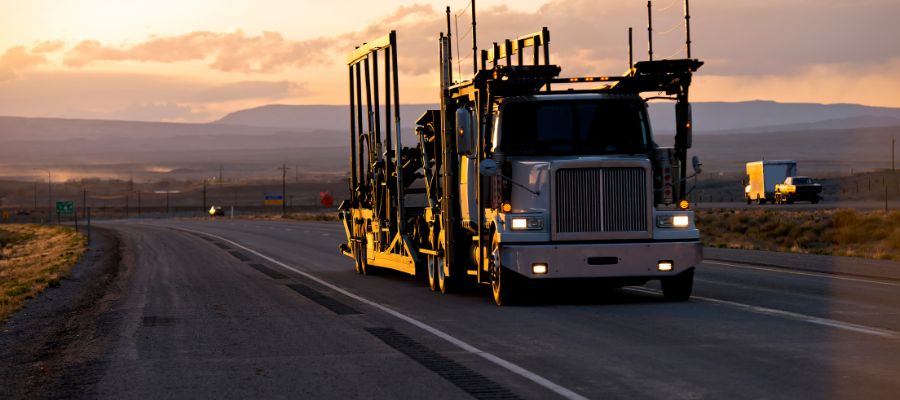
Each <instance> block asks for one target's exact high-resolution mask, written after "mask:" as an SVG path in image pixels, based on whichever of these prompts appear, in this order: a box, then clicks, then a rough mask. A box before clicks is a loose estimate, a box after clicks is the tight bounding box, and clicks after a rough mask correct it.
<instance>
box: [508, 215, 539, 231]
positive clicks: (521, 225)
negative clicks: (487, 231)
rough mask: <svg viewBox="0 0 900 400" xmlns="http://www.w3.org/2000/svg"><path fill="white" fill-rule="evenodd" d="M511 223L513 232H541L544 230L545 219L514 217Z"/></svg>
mask: <svg viewBox="0 0 900 400" xmlns="http://www.w3.org/2000/svg"><path fill="white" fill-rule="evenodd" d="M511 222H512V224H511V225H512V228H513V230H516V231H522V230H529V231H539V230H541V229H544V218H543V217H514V218H513V219H512V221H511Z"/></svg>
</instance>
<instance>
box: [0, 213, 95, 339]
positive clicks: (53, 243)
mask: <svg viewBox="0 0 900 400" xmlns="http://www.w3.org/2000/svg"><path fill="white" fill-rule="evenodd" d="M0 249H2V253H0V254H2V257H0V322H2V321H4V320H5V319H6V317H8V316H9V315H10V314H12V313H13V312H14V311H16V310H18V309H19V308H20V307H21V306H22V304H23V303H24V302H25V301H26V300H28V299H30V298H32V297H35V296H37V295H38V293H40V292H41V291H43V290H44V289H45V288H47V287H48V286H49V287H58V286H59V281H60V279H62V278H63V277H65V276H66V274H68V272H69V270H71V268H72V267H73V266H74V265H75V263H76V262H77V261H78V259H79V257H81V255H82V254H83V253H84V250H85V238H84V236H83V235H80V234H78V233H75V232H74V231H73V230H72V229H70V228H63V227H55V226H46V225H24V224H10V225H2V226H0Z"/></svg>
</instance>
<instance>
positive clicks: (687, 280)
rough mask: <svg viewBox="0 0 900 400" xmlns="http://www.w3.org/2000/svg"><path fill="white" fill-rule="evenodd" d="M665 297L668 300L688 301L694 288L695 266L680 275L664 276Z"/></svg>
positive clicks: (662, 282)
mask: <svg viewBox="0 0 900 400" xmlns="http://www.w3.org/2000/svg"><path fill="white" fill-rule="evenodd" d="M660 283H661V284H662V291H663V297H664V298H665V299H666V300H668V301H688V299H690V298H691V292H693V290H694V268H693V267H691V268H689V269H688V270H687V271H684V272H682V273H680V274H678V275H675V276H670V277H666V278H662V279H661V280H660Z"/></svg>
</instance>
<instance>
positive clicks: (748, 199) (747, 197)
mask: <svg viewBox="0 0 900 400" xmlns="http://www.w3.org/2000/svg"><path fill="white" fill-rule="evenodd" d="M744 198H746V199H747V205H748V206H749V205H750V203H753V200H750V196H744Z"/></svg>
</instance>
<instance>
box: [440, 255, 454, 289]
mask: <svg viewBox="0 0 900 400" xmlns="http://www.w3.org/2000/svg"><path fill="white" fill-rule="evenodd" d="M436 258H437V263H436V265H435V266H436V267H437V268H436V269H437V273H438V274H437V275H438V276H437V277H438V288H439V289H440V290H441V293H444V294H446V293H451V292H453V291H454V290H455V289H456V277H454V276H448V275H447V271H446V269H447V263H446V262H445V260H444V257H436Z"/></svg>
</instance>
